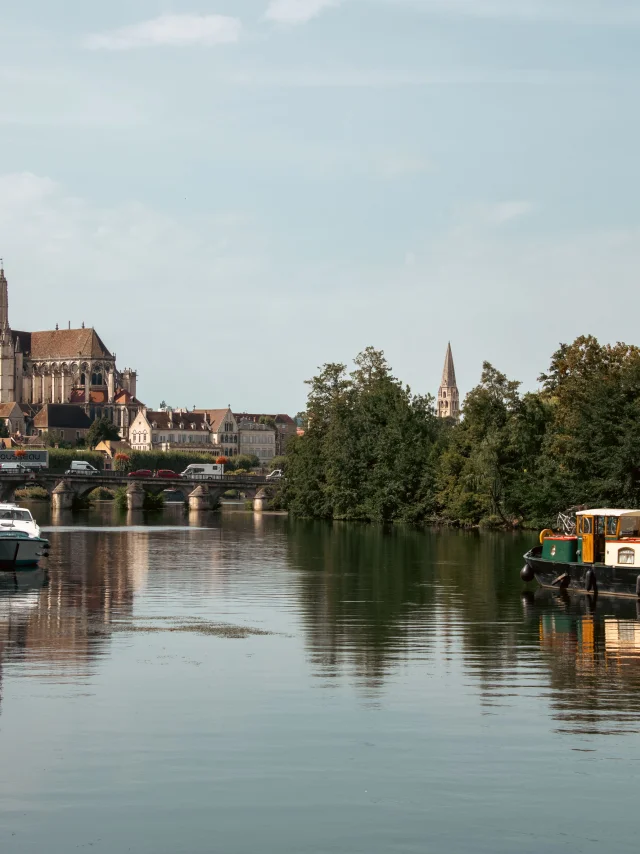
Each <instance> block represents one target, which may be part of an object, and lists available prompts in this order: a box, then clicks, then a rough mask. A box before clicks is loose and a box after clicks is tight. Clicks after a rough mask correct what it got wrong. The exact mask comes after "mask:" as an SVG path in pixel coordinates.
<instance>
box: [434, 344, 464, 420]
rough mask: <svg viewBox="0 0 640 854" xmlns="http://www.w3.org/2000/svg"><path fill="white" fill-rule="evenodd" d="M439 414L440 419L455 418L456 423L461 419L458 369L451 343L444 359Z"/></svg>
mask: <svg viewBox="0 0 640 854" xmlns="http://www.w3.org/2000/svg"><path fill="white" fill-rule="evenodd" d="M437 413H438V418H454V419H455V420H456V421H457V420H458V419H459V418H460V394H459V393H458V386H457V383H456V369H455V368H454V366H453V354H452V352H451V343H449V344H448V346H447V353H446V356H445V357H444V368H443V370H442V380H441V381H440V388H439V389H438V404H437Z"/></svg>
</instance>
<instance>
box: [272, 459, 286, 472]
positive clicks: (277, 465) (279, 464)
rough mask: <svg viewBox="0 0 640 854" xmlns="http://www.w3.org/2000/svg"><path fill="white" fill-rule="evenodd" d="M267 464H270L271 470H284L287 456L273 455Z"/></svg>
mask: <svg viewBox="0 0 640 854" xmlns="http://www.w3.org/2000/svg"><path fill="white" fill-rule="evenodd" d="M269 465H270V466H271V471H275V470H276V469H280V470H281V471H284V470H285V469H286V467H287V458H286V456H283V457H274V458H273V459H272V460H271V461H270V462H269Z"/></svg>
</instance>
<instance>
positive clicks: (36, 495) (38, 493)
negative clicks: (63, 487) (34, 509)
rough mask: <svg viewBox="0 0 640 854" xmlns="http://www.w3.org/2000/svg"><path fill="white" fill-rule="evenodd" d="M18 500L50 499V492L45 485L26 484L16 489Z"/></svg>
mask: <svg viewBox="0 0 640 854" xmlns="http://www.w3.org/2000/svg"><path fill="white" fill-rule="evenodd" d="M15 494H16V501H49V493H48V492H47V490H46V489H45V488H44V486H25V488H24V489H16V493H15Z"/></svg>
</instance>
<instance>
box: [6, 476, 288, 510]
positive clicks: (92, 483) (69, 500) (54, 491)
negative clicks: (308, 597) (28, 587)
mask: <svg viewBox="0 0 640 854" xmlns="http://www.w3.org/2000/svg"><path fill="white" fill-rule="evenodd" d="M275 485H276V484H274V482H273V481H269V480H267V478H266V477H264V476H262V475H240V476H238V477H234V476H233V475H218V476H210V477H206V476H203V475H199V476H198V475H196V476H194V477H190V478H184V477H180V478H160V477H129V476H128V475H127V474H126V472H113V471H101V472H98V474H85V473H78V474H62V473H59V474H55V473H54V472H50V471H49V470H48V469H32V470H31V471H24V472H9V471H5V472H3V471H0V501H13V500H14V498H15V492H16V489H24V488H25V487H28V486H41V487H43V488H44V489H46V490H47V492H48V493H49V495H50V496H51V504H52V507H53V509H54V510H69V509H71V507H73V504H74V501H76V500H78V499H81V498H83V497H84V496H86V495H88V494H89V493H90V492H92V491H93V490H94V489H96V488H97V487H99V486H104V487H107V488H108V489H117V488H118V487H122V486H124V487H126V489H127V509H128V510H140V509H141V508H142V506H143V503H144V498H145V493H147V492H149V493H151V494H152V495H157V494H158V493H160V492H164V490H167V489H175V490H177V491H179V492H182V493H183V494H184V496H185V498H186V500H187V502H188V504H189V508H190V509H191V510H213V509H215V507H217V506H218V503H219V501H220V498H221V497H222V495H224V493H225V492H227V490H229V489H237V490H239V491H240V492H244V493H245V495H247V496H248V497H250V498H253V499H254V502H253V503H254V509H255V510H262V509H263V504H264V502H265V501H266V500H268V499H269V498H270V497H271V495H272V493H273V488H274V486H275Z"/></svg>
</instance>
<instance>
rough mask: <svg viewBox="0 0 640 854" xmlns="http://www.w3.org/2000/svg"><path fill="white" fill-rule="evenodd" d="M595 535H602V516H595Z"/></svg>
mask: <svg viewBox="0 0 640 854" xmlns="http://www.w3.org/2000/svg"><path fill="white" fill-rule="evenodd" d="M596 534H604V516H596Z"/></svg>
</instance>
